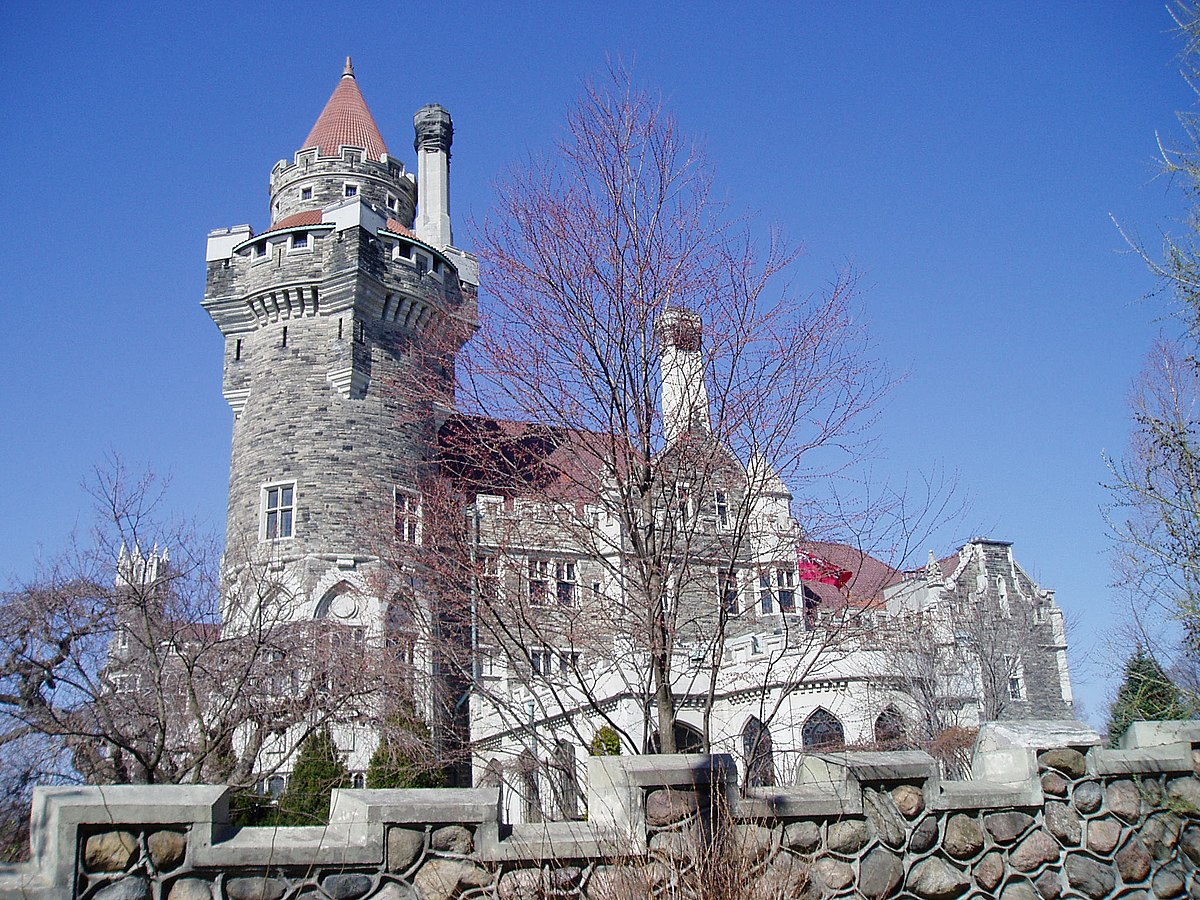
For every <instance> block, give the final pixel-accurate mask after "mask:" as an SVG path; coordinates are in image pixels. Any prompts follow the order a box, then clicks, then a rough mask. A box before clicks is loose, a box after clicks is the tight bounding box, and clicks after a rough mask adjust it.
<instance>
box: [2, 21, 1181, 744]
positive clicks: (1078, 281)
mask: <svg viewBox="0 0 1200 900" xmlns="http://www.w3.org/2000/svg"><path fill="white" fill-rule="evenodd" d="M434 14H436V17H433V15H434ZM1171 27H1172V22H1171V20H1170V18H1169V17H1168V15H1167V12H1166V11H1165V9H1164V7H1163V4H1161V3H1158V2H1099V3H1097V2H1091V3H1086V4H1085V3H1050V2H1048V3H1041V4H1032V3H1030V4H1010V3H988V2H981V3H975V4H970V5H966V6H964V5H963V4H960V3H933V2H926V3H920V4H891V3H889V4H883V3H821V4H818V3H778V4H746V5H735V4H715V3H689V4H682V3H676V4H653V5H651V4H644V3H625V2H610V3H604V4H581V3H559V4H535V3H519V2H518V3H505V4H498V3H497V4H478V5H475V4H463V3H445V4H436V5H429V4H425V5H417V4H407V3H381V2H357V3H353V4H328V3H321V4H316V3H308V2H303V0H298V2H293V3H290V4H286V5H280V4H257V5H255V4H244V3H237V4H232V3H230V4H225V3H203V4H195V3H189V4H175V3H170V2H160V3H155V4H149V3H139V2H130V3H123V4H120V5H117V4H111V5H110V4H104V3H97V4H56V3H47V2H36V3H34V2H19V0H17V2H13V3H10V4H8V5H7V7H6V8H5V11H4V12H3V13H0V59H3V60H4V66H5V68H6V74H5V77H4V78H3V80H2V84H0V121H3V122H4V123H5V126H6V127H5V131H6V134H7V138H6V139H5V140H4V141H3V142H0V172H3V173H4V186H3V189H2V190H0V235H2V236H3V252H0V385H3V387H2V389H0V423H2V424H0V427H2V429H3V440H0V576H4V579H5V580H7V576H9V575H15V576H21V575H25V574H28V573H29V572H30V571H31V568H32V563H31V561H32V559H33V558H34V557H35V555H36V554H37V553H38V552H39V548H43V549H44V551H45V552H51V551H53V550H54V549H56V548H57V547H60V546H61V545H62V543H63V541H64V538H65V536H66V534H67V533H68V532H69V531H70V530H71V529H72V528H73V527H75V526H76V525H77V524H78V525H86V522H87V520H88V517H89V514H88V507H87V502H86V498H85V497H84V496H83V495H82V494H81V492H80V491H79V483H80V481H81V479H82V478H83V477H84V475H85V474H86V473H87V472H88V470H89V469H90V467H91V466H92V465H93V464H94V463H95V462H96V461H97V460H99V459H100V458H101V457H102V456H103V455H104V454H105V453H107V452H109V451H114V450H115V451H117V452H120V453H121V454H122V455H124V456H125V457H126V458H127V459H128V460H129V461H131V462H133V463H136V464H149V465H152V466H153V467H154V468H155V469H156V470H157V471H159V472H160V473H164V474H169V475H170V476H171V479H172V494H171V496H172V500H173V503H174V504H175V505H176V506H177V507H178V508H179V509H180V510H184V511H187V512H190V513H192V514H194V515H195V516H196V517H197V518H198V519H199V520H200V521H201V522H202V523H204V524H205V525H207V526H208V527H212V528H216V529H220V528H222V527H223V519H224V510H225V490H226V478H227V473H228V447H229V436H230V424H231V417H230V412H229V409H228V407H227V406H226V405H225V403H224V401H223V400H222V398H221V394H220V365H221V342H220V339H219V334H218V332H217V330H216V328H215V327H214V326H213V324H212V323H211V321H210V320H209V319H208V317H207V316H206V314H205V313H204V312H203V311H202V310H201V309H200V306H199V301H200V299H201V296H202V294H203V289H204V238H205V234H206V232H207V231H208V230H209V229H211V228H215V227H220V226H226V225H233V224H238V223H242V222H250V223H251V224H252V225H253V226H254V227H255V228H256V229H258V228H262V227H264V225H265V224H266V221H267V194H266V185H267V174H268V172H269V170H270V167H271V165H272V164H273V163H274V162H275V161H276V160H278V159H281V158H284V157H290V156H291V154H292V153H293V151H294V150H296V149H297V147H298V145H299V143H300V141H301V140H302V139H303V138H304V136H305V135H306V134H307V132H308V129H309V127H310V126H311V125H312V123H313V121H314V120H315V118H316V116H317V114H318V113H319V112H320V110H321V107H322V105H323V104H324V102H325V100H326V98H327V97H328V96H329V93H330V92H331V91H332V90H333V87H334V86H335V84H336V81H337V78H338V75H339V74H340V72H341V66H342V60H343V58H344V57H345V55H346V54H352V55H353V57H354V61H355V69H356V72H357V74H358V79H359V84H360V86H361V87H362V90H363V92H364V94H365V96H366V99H367V102H368V104H369V105H370V107H371V109H372V111H373V113H374V115H375V118H376V121H377V122H378V123H379V125H380V128H381V130H382V131H383V134H384V138H385V139H386V140H387V142H388V144H389V148H390V149H391V150H392V151H393V153H395V154H397V155H399V156H401V158H403V159H405V160H407V161H409V164H410V167H412V153H411V150H410V147H411V136H412V125H411V121H412V113H413V112H414V111H415V110H416V109H417V108H418V107H419V106H421V105H422V104H424V103H428V102H439V103H442V104H443V105H445V106H446V107H447V108H448V109H449V110H450V111H451V113H452V114H453V116H454V121H455V130H456V134H455V145H454V163H453V169H452V209H453V213H454V216H455V223H456V237H457V238H458V242H459V243H463V244H468V243H469V241H468V240H467V239H465V235H468V234H469V229H468V228H467V227H466V225H465V223H466V221H467V220H468V219H470V218H472V217H475V218H477V219H478V218H482V217H483V216H484V215H486V214H487V212H488V210H489V206H490V203H491V185H492V183H493V181H494V180H495V178H496V177H497V175H498V174H499V173H500V172H501V171H502V170H503V168H504V167H505V166H508V165H511V164H513V163H516V162H519V161H520V160H521V159H522V157H523V156H524V155H525V154H526V153H527V152H528V151H530V150H536V149H538V148H543V147H545V146H547V144H548V143H549V142H550V141H551V140H552V139H553V138H554V136H555V134H556V133H557V131H558V128H559V126H560V123H561V120H562V114H563V111H564V109H565V108H566V106H567V105H568V103H569V102H570V100H571V98H572V97H573V96H574V95H575V94H576V92H577V89H578V85H579V82H580V79H581V78H583V77H585V76H587V75H589V74H591V73H594V72H596V71H597V70H599V69H600V68H601V67H602V66H603V65H604V62H605V59H606V57H608V56H614V57H615V56H619V57H621V58H623V59H625V60H632V61H633V63H634V68H635V72H636V74H637V76H638V78H639V79H640V80H642V81H643V82H645V83H647V84H649V85H652V86H654V87H656V88H658V89H660V90H661V91H662V93H663V94H664V96H665V97H666V98H667V99H668V101H669V102H670V103H671V104H672V106H673V107H674V108H675V110H676V112H677V114H678V116H679V118H680V120H681V122H682V123H683V125H684V126H685V127H686V128H687V129H688V130H689V131H691V132H693V133H696V134H699V135H701V136H703V138H704V139H705V141H706V143H707V147H708V152H709V155H710V157H711V160H712V161H713V163H714V164H715V167H716V170H717V177H718V184H719V187H720V189H721V190H722V191H723V192H724V193H725V194H726V195H727V197H728V198H729V200H730V202H731V203H732V204H733V205H734V206H735V208H737V209H746V210H750V211H752V212H755V213H757V214H759V215H761V216H762V218H763V220H764V221H766V222H776V223H779V224H781V225H782V226H783V227H784V228H785V229H786V230H787V232H788V233H789V234H790V235H791V236H792V237H793V238H796V239H799V240H802V241H803V242H804V244H805V246H806V248H807V253H806V255H805V257H804V258H803V260H802V261H801V263H800V264H799V266H798V270H797V277H798V282H799V283H800V284H801V285H811V286H812V287H813V288H814V289H815V288H819V287H820V286H821V285H823V284H824V283H826V282H827V281H828V280H829V279H830V277H831V276H832V274H833V272H834V271H835V270H836V269H837V268H838V267H839V266H842V265H844V264H846V263H847V262H849V263H852V264H853V265H854V266H855V267H856V268H857V269H858V270H859V271H860V272H861V273H862V284H863V288H864V296H863V301H864V308H865V310H866V314H867V316H868V318H869V320H870V327H871V331H872V333H873V335H874V339H875V342H876V344H877V347H878V352H879V355H880V356H881V358H882V359H883V360H885V361H886V363H887V365H888V367H889V368H890V369H891V370H892V371H893V372H896V373H905V374H906V378H905V380H904V382H903V383H902V384H901V386H900V387H899V388H898V389H897V390H896V391H895V392H894V393H893V395H892V396H891V398H890V399H889V401H888V403H887V405H886V407H885V408H884V410H883V416H882V419H881V423H880V435H881V450H880V459H879V461H878V463H877V464H876V469H877V471H878V472H879V473H880V474H881V475H883V476H886V477H888V478H891V479H896V478H902V477H904V475H905V474H907V473H912V472H917V471H927V470H929V469H931V468H933V467H935V466H939V465H940V466H944V467H945V468H947V469H950V470H954V471H956V472H957V473H958V475H959V478H960V480H961V482H962V484H963V486H964V488H965V489H966V490H967V492H968V493H969V495H970V498H971V500H972V515H971V516H970V519H969V522H968V524H967V525H964V526H963V528H962V529H960V531H963V532H971V531H986V532H987V533H989V534H990V535H992V536H995V537H1002V538H1005V539H1008V540H1012V541H1014V542H1015V551H1016V553H1017V556H1018V559H1019V560H1020V561H1021V562H1022V563H1023V564H1024V565H1025V566H1026V567H1027V568H1028V569H1029V570H1030V571H1031V573H1032V574H1033V575H1034V577H1035V578H1037V579H1038V580H1040V582H1041V583H1042V584H1043V585H1044V586H1046V587H1049V588H1053V589H1055V590H1056V591H1057V596H1058V600H1059V602H1060V604H1061V605H1062V606H1063V607H1064V609H1066V610H1067V611H1068V613H1069V614H1070V615H1071V616H1073V617H1074V618H1075V619H1076V620H1077V621H1078V622H1079V626H1078V628H1077V630H1076V632H1075V634H1074V636H1073V641H1074V645H1075V648H1076V650H1077V651H1078V652H1077V654H1076V658H1075V669H1076V680H1077V687H1078V690H1079V694H1080V696H1081V697H1082V699H1083V701H1084V704H1085V713H1086V714H1087V715H1088V716H1089V717H1090V718H1091V719H1092V720H1093V721H1094V722H1096V723H1097V724H1102V720H1103V715H1104V707H1105V704H1106V703H1107V696H1108V694H1109V692H1110V691H1111V689H1112V684H1111V678H1112V673H1113V671H1114V670H1116V669H1119V665H1120V660H1119V659H1118V657H1117V656H1114V655H1113V653H1114V650H1113V648H1112V647H1111V646H1110V637H1111V635H1113V634H1114V633H1115V631H1114V629H1115V628H1116V626H1117V625H1118V624H1119V614H1118V607H1119V599H1120V598H1118V597H1116V596H1114V594H1113V592H1112V591H1111V590H1110V589H1109V588H1108V587H1107V583H1108V581H1109V566H1108V560H1107V556H1106V554H1107V542H1106V539H1105V536H1104V526H1103V521H1102V519H1101V516H1100V512H1099V507H1100V505H1101V503H1102V502H1103V501H1104V492H1103V490H1102V489H1101V487H1100V484H1101V482H1102V481H1103V480H1104V478H1105V468H1104V464H1103V459H1102V452H1103V451H1105V450H1108V451H1110V452H1117V453H1119V452H1120V451H1121V450H1122V448H1123V447H1124V446H1125V442H1126V439H1127V432H1128V414H1127V411H1126V405H1125V400H1126V396H1127V393H1128V390H1129V386H1130V384H1131V381H1132V379H1133V378H1134V376H1135V374H1136V373H1137V371H1138V369H1139V367H1140V365H1141V361H1142V357H1143V355H1144V353H1145V351H1146V350H1147V349H1148V347H1149V345H1150V342H1151V340H1152V339H1153V337H1154V336H1155V334H1157V333H1158V331H1159V330H1160V329H1162V328H1164V327H1169V323H1165V322H1164V321H1163V319H1162V317H1163V315H1164V313H1165V308H1164V307H1163V306H1162V305H1161V304H1160V303H1153V302H1150V303H1146V302H1139V298H1141V297H1142V295H1143V294H1145V293H1146V292H1147V291H1148V290H1149V289H1150V288H1152V287H1153V282H1152V281H1151V279H1150V277H1149V275H1148V274H1147V273H1146V271H1145V268H1144V267H1143V266H1142V265H1141V263H1140V262H1139V261H1138V260H1137V259H1136V258H1134V257H1132V256H1130V255H1129V254H1126V253H1122V250H1123V242H1122V239H1121V236H1120V234H1119V233H1118V231H1117V229H1116V228H1115V227H1114V225H1113V223H1112V221H1111V220H1110V215H1111V216H1115V217H1116V218H1117V219H1118V220H1119V221H1120V222H1121V223H1122V224H1123V225H1124V226H1125V227H1126V228H1128V229H1129V230H1131V231H1133V232H1135V233H1137V234H1139V235H1141V237H1143V238H1144V239H1145V240H1146V241H1147V242H1148V243H1150V244H1151V245H1157V243H1158V235H1159V233H1160V231H1161V230H1162V229H1164V228H1173V227H1175V226H1174V222H1175V220H1177V219H1178V218H1179V217H1181V215H1182V200H1181V198H1180V197H1179V195H1178V194H1177V193H1175V192H1173V191H1172V190H1171V189H1170V185H1169V184H1168V183H1167V182H1166V181H1164V180H1163V179H1156V178H1155V171H1156V170H1155V155H1156V143H1155V133H1156V131H1158V132H1160V133H1161V134H1162V135H1163V137H1164V138H1165V139H1167V140H1168V141H1169V140H1171V139H1172V138H1177V137H1178V135H1179V130H1178V126H1177V124H1176V121H1175V117H1174V113H1175V111H1176V110H1178V109H1181V108H1184V107H1186V106H1187V105H1188V104H1189V103H1191V101H1192V97H1191V95H1190V93H1189V91H1188V89H1187V87H1186V85H1185V84H1184V83H1183V81H1182V80H1181V79H1180V78H1179V76H1178V73H1177V64H1176V60H1175V55H1176V53H1177V51H1178V49H1179V44H1178V42H1177V40H1176V37H1175V35H1174V34H1173V33H1172V31H1171ZM967 536H969V534H968V533H952V534H946V535H943V536H942V537H941V538H940V542H939V543H938V545H937V546H936V547H935V549H936V550H938V551H939V553H941V552H946V551H949V550H952V549H953V547H954V545H955V544H956V542H957V541H960V540H961V539H963V538H965V537H967ZM1120 649H1121V648H1120V647H1118V648H1117V651H1119V650H1120Z"/></svg>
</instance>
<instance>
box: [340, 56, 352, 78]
mask: <svg viewBox="0 0 1200 900" xmlns="http://www.w3.org/2000/svg"><path fill="white" fill-rule="evenodd" d="M347 75H349V76H350V77H351V78H353V77H354V63H352V62H351V61H350V57H348V56H347V57H346V68H344V69H342V77H343V78H345V77H346V76H347Z"/></svg>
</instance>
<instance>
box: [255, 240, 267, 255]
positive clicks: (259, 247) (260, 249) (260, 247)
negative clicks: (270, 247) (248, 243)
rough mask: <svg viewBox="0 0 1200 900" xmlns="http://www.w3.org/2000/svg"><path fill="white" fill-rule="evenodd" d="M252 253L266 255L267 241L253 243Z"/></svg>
mask: <svg viewBox="0 0 1200 900" xmlns="http://www.w3.org/2000/svg"><path fill="white" fill-rule="evenodd" d="M254 255H255V256H266V255H267V242H266V241H260V242H259V243H257V244H255V245H254Z"/></svg>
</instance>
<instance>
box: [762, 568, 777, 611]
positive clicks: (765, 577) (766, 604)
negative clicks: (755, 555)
mask: <svg viewBox="0 0 1200 900" xmlns="http://www.w3.org/2000/svg"><path fill="white" fill-rule="evenodd" d="M758 603H759V607H760V608H761V609H762V611H763V612H764V613H773V612H775V595H774V594H773V593H771V570H770V569H764V570H763V571H761V572H759V573H758Z"/></svg>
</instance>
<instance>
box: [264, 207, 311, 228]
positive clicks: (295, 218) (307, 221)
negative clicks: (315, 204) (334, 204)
mask: <svg viewBox="0 0 1200 900" xmlns="http://www.w3.org/2000/svg"><path fill="white" fill-rule="evenodd" d="M320 224H321V210H319V209H306V210H304V212H298V213H295V214H293V215H290V216H284V217H283V218H282V219H280V220H279V221H278V222H276V223H275V224H274V225H272V226H271V227H270V228H268V229H267V230H266V231H264V232H263V234H269V233H270V232H272V231H281V230H283V229H284V228H299V227H300V226H302V225H320Z"/></svg>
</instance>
